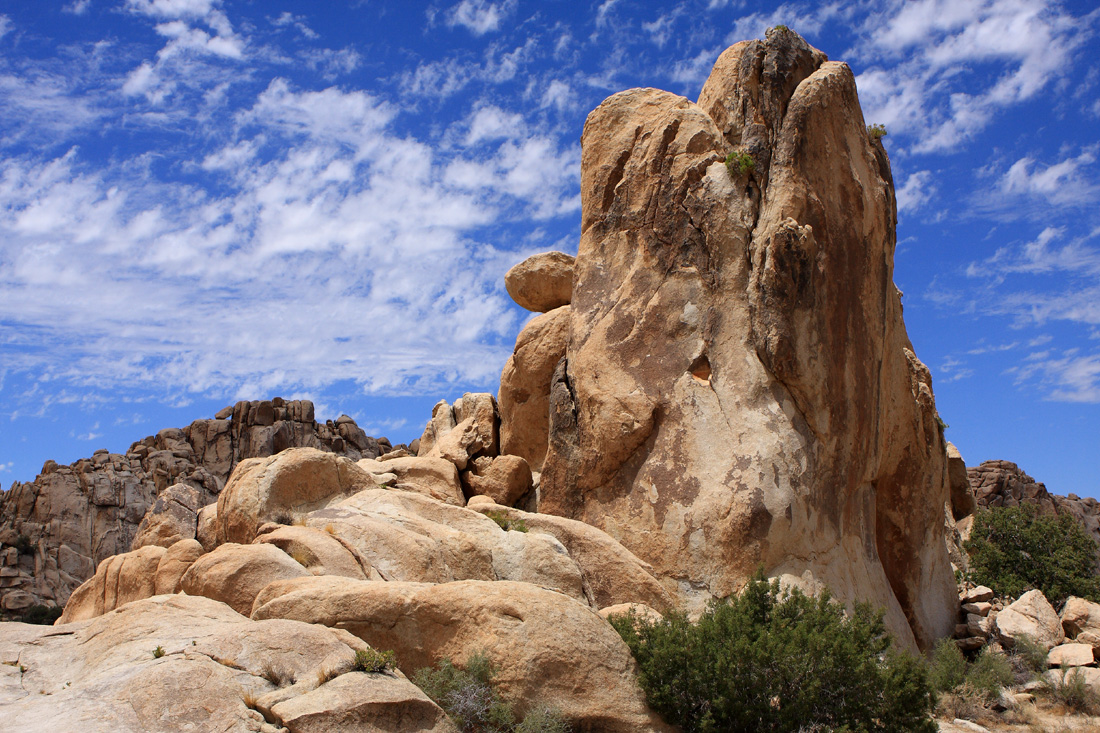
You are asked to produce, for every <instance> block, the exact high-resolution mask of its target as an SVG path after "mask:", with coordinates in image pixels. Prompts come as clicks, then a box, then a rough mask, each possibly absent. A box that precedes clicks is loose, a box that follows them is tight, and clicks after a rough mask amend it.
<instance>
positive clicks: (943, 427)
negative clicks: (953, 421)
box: [936, 412, 951, 434]
mask: <svg viewBox="0 0 1100 733" xmlns="http://www.w3.org/2000/svg"><path fill="white" fill-rule="evenodd" d="M936 425H938V426H939V428H940V433H941V434H942V433H943V432H944V431H945V430H947V429H948V428H949V427H951V426H950V425H948V424H947V423H946V422H944V420H943V418H942V417H940V413H938V412H937V413H936Z"/></svg>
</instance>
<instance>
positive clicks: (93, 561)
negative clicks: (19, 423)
mask: <svg viewBox="0 0 1100 733" xmlns="http://www.w3.org/2000/svg"><path fill="white" fill-rule="evenodd" d="M313 418H314V414H313V403H312V402H309V401H308V400H283V399H281V398H278V397H277V398H275V399H273V400H263V401H260V400H255V401H252V402H238V403H237V404H236V405H234V406H232V407H226V408H225V409H223V410H220V411H219V412H218V413H217V415H216V416H215V418H214V419H212V420H196V421H194V422H192V423H191V424H190V425H188V426H187V427H185V428H183V429H176V428H168V429H165V430H161V431H160V432H158V433H157V434H156V435H154V436H150V437H147V438H144V439H143V440H139V441H138V442H136V443H134V444H133V445H132V446H130V449H129V450H128V451H127V452H126V454H125V455H122V454H116V453H108V452H107V451H106V450H100V451H96V452H95V454H94V455H93V456H92V457H91V458H86V459H82V460H79V461H77V462H75V463H73V464H72V465H71V466H58V465H57V464H56V463H54V462H53V461H47V462H46V465H45V466H43V468H42V473H41V474H40V475H39V476H38V478H36V479H35V480H34V481H32V482H29V483H19V482H16V483H15V484H13V485H12V487H11V490H10V491H7V492H4V493H3V494H0V545H2V548H0V558H2V560H0V561H2V562H3V563H4V565H5V567H10V568H13V569H15V570H16V571H17V572H16V574H14V575H11V576H5V577H4V578H2V579H0V607H3V608H7V607H8V605H5V604H4V598H6V597H7V596H9V595H12V596H13V597H14V596H15V594H21V596H26V597H28V598H29V599H30V602H33V603H45V604H47V605H61V604H64V603H65V601H66V600H68V598H69V595H70V594H71V593H72V592H73V590H74V589H75V588H76V587H77V586H78V585H80V584H81V583H82V582H83V581H85V580H86V579H88V578H89V577H91V575H92V574H93V573H94V572H95V569H96V566H97V565H98V564H99V563H100V562H102V561H103V560H105V559H106V558H108V557H111V556H112V555H117V554H119V553H123V552H127V551H129V550H130V549H137V548H138V547H141V546H142V545H145V544H160V545H163V546H167V545H169V544H171V543H172V542H173V541H175V540H176V539H180V538H182V537H186V536H188V535H187V534H186V533H187V532H188V531H190V535H189V536H190V537H194V536H195V528H194V523H195V521H196V520H195V516H194V515H195V511H194V509H196V508H197V507H202V506H205V505H207V504H210V503H211V502H213V501H216V500H217V497H218V493H219V492H220V491H221V489H222V487H224V486H225V483H226V481H227V480H228V478H229V473H230V471H231V470H232V469H233V468H234V467H235V466H236V465H237V464H238V463H240V462H241V461H242V460H245V459H248V458H258V457H266V456H270V455H273V454H275V453H278V452H280V451H282V450H284V449H286V448H289V447H312V448H316V449H318V450H322V451H327V452H331V453H336V454H338V455H342V456H345V457H347V458H350V459H351V460H353V461H357V460H359V459H361V458H375V457H377V456H378V455H379V454H380V453H384V452H386V451H389V450H390V449H391V446H390V443H389V441H388V440H386V439H385V438H381V439H378V440H376V439H374V438H370V437H368V436H366V435H365V434H364V433H363V431H362V430H361V429H360V428H359V427H358V426H357V425H356V424H355V422H354V421H353V420H352V419H351V418H350V417H347V416H346V415H345V416H343V417H341V418H340V419H339V420H336V421H329V422H328V423H326V424H320V423H317V422H315V421H314V419H313ZM147 514H148V515H149V517H148V519H146V515H147ZM143 520H145V521H144V523H143ZM177 533H181V534H177ZM20 536H22V537H26V538H27V541H28V542H29V543H30V545H31V551H30V552H20V551H18V550H15V547H14V546H15V545H16V543H17V542H18V540H19V538H20ZM9 605H10V604H9Z"/></svg>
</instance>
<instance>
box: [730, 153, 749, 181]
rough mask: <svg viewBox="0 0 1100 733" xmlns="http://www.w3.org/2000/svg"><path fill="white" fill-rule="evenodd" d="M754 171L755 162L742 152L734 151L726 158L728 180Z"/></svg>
mask: <svg viewBox="0 0 1100 733" xmlns="http://www.w3.org/2000/svg"><path fill="white" fill-rule="evenodd" d="M755 169H756V161H755V160H753V159H752V156H751V155H749V154H748V153H746V152H745V151H743V150H734V151H732V152H731V153H730V154H729V155H727V156H726V170H728V171H729V173H730V178H736V177H737V176H747V175H748V174H750V173H752V172H753V170H755Z"/></svg>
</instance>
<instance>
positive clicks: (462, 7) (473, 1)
mask: <svg viewBox="0 0 1100 733" xmlns="http://www.w3.org/2000/svg"><path fill="white" fill-rule="evenodd" d="M515 7H516V2H515V0H505V2H499V3H492V2H487V1H486V0H462V2H460V3H459V4H458V5H456V6H454V7H453V8H451V10H450V11H449V12H448V13H447V25H449V26H451V27H452V28H453V27H455V26H462V27H464V28H466V29H467V30H469V31H470V32H471V33H473V34H474V35H475V36H483V35H485V34H486V33H489V32H491V31H495V30H499V29H500V24H501V21H503V20H504V18H506V17H507V16H508V15H509V14H510V13H511V12H512V11H513V10H515Z"/></svg>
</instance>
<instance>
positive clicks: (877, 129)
mask: <svg viewBox="0 0 1100 733" xmlns="http://www.w3.org/2000/svg"><path fill="white" fill-rule="evenodd" d="M867 135H868V137H870V138H871V139H872V140H881V139H882V138H884V137H886V135H887V132H886V125H879V124H874V125H867ZM936 419H937V420H939V422H940V426H941V428H943V427H946V424H945V423H944V422H943V420H942V419H940V417H939V415H936Z"/></svg>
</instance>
